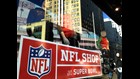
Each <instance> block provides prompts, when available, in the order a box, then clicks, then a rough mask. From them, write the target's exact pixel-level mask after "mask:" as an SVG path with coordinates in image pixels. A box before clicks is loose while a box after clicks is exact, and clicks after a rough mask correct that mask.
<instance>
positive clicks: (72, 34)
mask: <svg viewBox="0 0 140 79" xmlns="http://www.w3.org/2000/svg"><path fill="white" fill-rule="evenodd" d="M62 31H63V32H64V34H65V36H66V37H67V38H69V37H73V36H74V31H73V30H70V29H67V28H65V27H62Z"/></svg>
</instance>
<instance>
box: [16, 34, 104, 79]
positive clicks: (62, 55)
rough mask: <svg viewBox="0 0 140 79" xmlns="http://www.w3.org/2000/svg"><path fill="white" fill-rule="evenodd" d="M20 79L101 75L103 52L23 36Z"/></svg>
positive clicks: (18, 71) (18, 78)
mask: <svg viewBox="0 0 140 79" xmlns="http://www.w3.org/2000/svg"><path fill="white" fill-rule="evenodd" d="M18 55H19V56H18V61H17V79H73V78H75V79H78V78H88V77H95V76H101V75H102V70H101V62H100V52H99V51H90V50H86V49H81V48H77V47H71V46H67V45H62V44H56V43H53V42H49V41H44V40H40V39H36V38H31V37H26V36H21V41H20V50H19V54H18Z"/></svg>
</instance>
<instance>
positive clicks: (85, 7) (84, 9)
mask: <svg viewBox="0 0 140 79" xmlns="http://www.w3.org/2000/svg"><path fill="white" fill-rule="evenodd" d="M80 1H81V13H82V14H81V15H82V16H81V17H82V27H84V28H86V29H88V30H89V31H93V29H94V28H93V26H95V31H96V34H97V35H99V36H100V32H101V30H104V27H103V26H104V21H103V14H102V10H101V9H100V8H99V7H98V6H96V4H95V3H93V2H92V0H80ZM92 13H93V14H94V15H93V16H92Z"/></svg>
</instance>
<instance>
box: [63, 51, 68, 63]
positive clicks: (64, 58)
mask: <svg viewBox="0 0 140 79" xmlns="http://www.w3.org/2000/svg"><path fill="white" fill-rule="evenodd" d="M61 53H62V54H61V55H62V56H61V61H64V60H65V61H68V50H66V52H65V51H64V50H61Z"/></svg>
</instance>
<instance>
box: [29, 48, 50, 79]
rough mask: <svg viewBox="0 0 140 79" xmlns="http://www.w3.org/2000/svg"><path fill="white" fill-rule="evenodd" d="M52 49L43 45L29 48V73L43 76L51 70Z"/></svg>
mask: <svg viewBox="0 0 140 79" xmlns="http://www.w3.org/2000/svg"><path fill="white" fill-rule="evenodd" d="M51 54H52V50H51V49H46V48H44V47H43V46H42V45H41V46H39V47H32V46H30V48H29V57H28V67H27V68H28V73H29V74H30V75H33V76H37V77H38V78H41V77H42V76H43V75H46V74H48V73H49V72H50V69H51V68H50V67H51Z"/></svg>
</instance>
